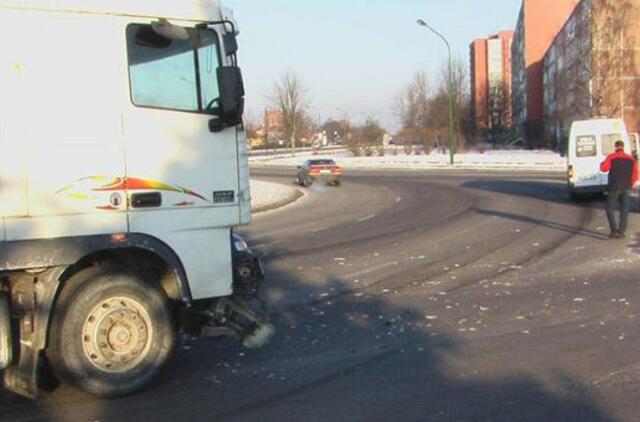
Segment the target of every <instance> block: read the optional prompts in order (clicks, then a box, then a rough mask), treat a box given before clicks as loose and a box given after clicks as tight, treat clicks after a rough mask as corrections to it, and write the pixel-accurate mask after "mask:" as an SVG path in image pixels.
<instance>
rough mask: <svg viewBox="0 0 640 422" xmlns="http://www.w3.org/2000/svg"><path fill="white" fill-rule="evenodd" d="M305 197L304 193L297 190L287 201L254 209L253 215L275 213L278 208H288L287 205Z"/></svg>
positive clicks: (252, 210)
mask: <svg viewBox="0 0 640 422" xmlns="http://www.w3.org/2000/svg"><path fill="white" fill-rule="evenodd" d="M303 196H304V193H303V192H302V191H300V190H299V189H296V190H294V191H293V192H292V193H291V195H289V196H288V197H287V198H286V199H283V200H282V201H278V202H274V203H273V204H268V205H263V206H261V207H257V208H252V209H251V213H252V214H260V213H263V212H267V211H273V210H275V209H278V208H282V207H286V206H287V205H290V204H293V203H294V202H296V201H297V200H298V199H300V198H302V197H303Z"/></svg>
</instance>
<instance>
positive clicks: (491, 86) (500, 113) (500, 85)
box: [469, 31, 514, 135]
mask: <svg viewBox="0 0 640 422" xmlns="http://www.w3.org/2000/svg"><path fill="white" fill-rule="evenodd" d="M513 34H514V33H513V31H500V32H499V33H498V34H496V35H492V36H490V37H488V38H481V39H477V40H474V41H473V42H472V43H471V45H470V47H469V50H470V55H471V71H470V75H471V98H472V106H473V113H474V116H475V125H476V129H477V130H478V132H479V133H480V134H481V135H486V134H497V133H498V132H501V131H504V130H505V129H507V128H509V127H510V126H511V123H512V122H511V120H512V113H511V43H512V40H513Z"/></svg>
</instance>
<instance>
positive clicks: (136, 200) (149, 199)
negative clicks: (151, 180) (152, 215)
mask: <svg viewBox="0 0 640 422" xmlns="http://www.w3.org/2000/svg"><path fill="white" fill-rule="evenodd" d="M161 205H162V194H160V192H145V193H134V194H133V195H131V207H132V208H155V207H159V206H161Z"/></svg>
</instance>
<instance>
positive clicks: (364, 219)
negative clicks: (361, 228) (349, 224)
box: [358, 214, 376, 223]
mask: <svg viewBox="0 0 640 422" xmlns="http://www.w3.org/2000/svg"><path fill="white" fill-rule="evenodd" d="M372 218H376V215H375V214H371V215H368V216H366V217H362V218H361V219H359V220H358V223H364V222H365V221H369V220H371V219H372Z"/></svg>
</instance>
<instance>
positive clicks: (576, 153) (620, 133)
mask: <svg viewBox="0 0 640 422" xmlns="http://www.w3.org/2000/svg"><path fill="white" fill-rule="evenodd" d="M617 141H623V142H624V144H625V152H626V153H628V154H632V153H633V152H634V151H635V152H636V153H637V151H638V137H631V136H629V134H628V133H627V129H626V127H625V124H624V121H623V120H622V119H592V120H582V121H575V122H573V124H572V125H571V134H570V136H569V146H568V151H567V157H568V166H567V177H568V185H569V193H570V195H571V198H572V199H576V198H578V197H579V196H580V195H584V194H593V193H603V192H605V191H606V189H607V183H608V175H607V174H606V173H603V172H601V171H600V163H602V162H603V161H604V160H605V158H606V157H607V155H609V154H611V153H612V152H614V151H615V143H616V142H617ZM631 144H633V145H631Z"/></svg>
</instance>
